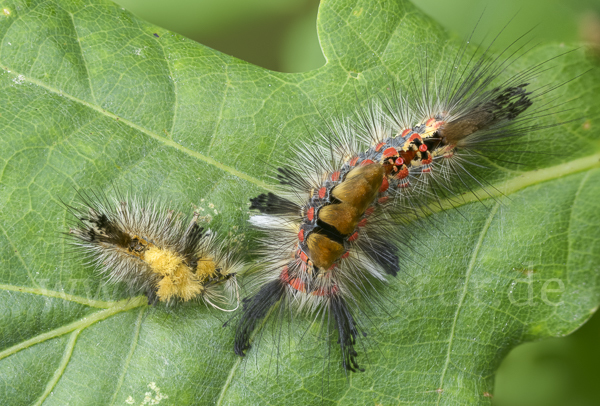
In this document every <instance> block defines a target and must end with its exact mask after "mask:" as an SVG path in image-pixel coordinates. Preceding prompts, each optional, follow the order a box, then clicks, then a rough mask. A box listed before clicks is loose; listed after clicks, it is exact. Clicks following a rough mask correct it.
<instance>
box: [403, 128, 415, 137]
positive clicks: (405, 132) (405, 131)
mask: <svg viewBox="0 0 600 406" xmlns="http://www.w3.org/2000/svg"><path fill="white" fill-rule="evenodd" d="M411 131H412V130H411V129H410V128H407V129H406V130H404V131H402V134H401V135H402V136H403V137H404V136H405V135H406V134H408V133H409V132H411Z"/></svg>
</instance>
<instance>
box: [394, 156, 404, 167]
mask: <svg viewBox="0 0 600 406" xmlns="http://www.w3.org/2000/svg"><path fill="white" fill-rule="evenodd" d="M403 164H404V159H402V158H400V157H398V158H396V160H395V161H394V165H396V166H401V165H403Z"/></svg>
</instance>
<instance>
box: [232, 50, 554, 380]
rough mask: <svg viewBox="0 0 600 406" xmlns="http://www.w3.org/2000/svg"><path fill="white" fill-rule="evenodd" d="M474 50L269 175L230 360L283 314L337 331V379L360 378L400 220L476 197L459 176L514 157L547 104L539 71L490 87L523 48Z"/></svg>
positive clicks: (323, 136) (379, 100)
mask: <svg viewBox="0 0 600 406" xmlns="http://www.w3.org/2000/svg"><path fill="white" fill-rule="evenodd" d="M477 52H478V50H475V51H473V53H470V52H468V48H467V46H466V45H465V46H463V47H461V48H460V50H459V52H458V54H457V55H456V57H455V58H454V60H453V61H452V63H451V64H449V65H448V66H447V68H446V69H445V70H444V71H443V72H442V73H441V74H439V75H437V76H436V75H431V72H429V68H428V67H427V66H424V67H422V68H421V70H420V75H418V76H417V77H409V78H407V79H406V81H405V83H402V82H396V83H394V84H393V85H390V87H389V88H388V90H389V91H388V92H386V93H383V94H381V95H379V97H376V98H371V99H370V100H368V103H367V104H366V107H364V108H361V109H358V110H357V111H356V112H355V113H354V114H353V115H351V116H349V117H339V116H334V117H333V118H331V119H330V120H328V121H326V120H324V121H325V124H324V125H323V128H321V129H319V130H317V134H316V135H315V136H314V137H313V138H314V143H305V144H302V145H301V146H300V147H299V148H298V149H297V150H296V151H295V154H296V155H297V157H298V158H297V161H296V163H297V164H296V165H294V166H289V165H288V166H284V167H280V168H278V169H277V175H276V176H277V179H278V181H279V183H280V189H279V190H277V191H276V192H275V193H273V192H269V193H264V194H261V195H259V196H257V197H255V198H253V199H251V200H250V201H251V206H250V208H251V209H253V210H256V211H258V212H259V213H260V214H258V215H255V216H252V217H251V218H250V222H251V224H252V225H253V226H254V227H255V228H257V229H259V230H261V231H262V232H263V233H264V237H263V239H262V240H261V248H260V250H259V255H260V256H262V258H263V266H262V268H261V270H259V271H257V273H256V274H255V277H256V281H257V283H256V287H255V288H254V290H253V292H252V294H251V295H250V296H248V297H247V298H245V299H244V300H243V306H242V314H241V316H240V319H239V321H238V324H237V327H236V333H235V342H234V352H235V353H236V354H237V355H239V356H245V355H246V353H247V351H248V350H249V349H250V346H251V341H252V338H253V333H254V331H255V330H256V329H257V327H258V326H259V323H260V322H261V321H262V320H263V319H265V318H269V317H271V314H272V313H273V309H275V308H277V307H279V308H280V309H288V308H289V309H293V310H294V311H295V312H303V313H306V314H308V315H310V316H311V317H312V318H313V319H314V320H315V321H316V320H318V318H320V319H321V321H320V324H321V325H327V327H328V331H334V332H336V334H337V340H336V341H337V343H338V344H339V348H340V353H341V364H342V368H343V370H344V371H351V372H354V371H363V370H364V368H362V367H361V366H360V364H359V362H358V351H357V343H358V342H359V339H360V337H361V336H364V335H366V332H365V331H364V328H363V326H362V325H363V323H361V321H360V317H361V316H362V315H364V314H366V312H367V311H368V307H369V305H370V304H372V303H374V302H377V300H378V299H377V298H378V296H379V295H380V294H381V292H382V286H383V285H385V283H386V282H387V280H388V278H389V277H390V276H391V277H395V276H397V274H398V273H399V272H400V271H401V270H402V268H401V264H402V263H403V262H402V260H403V258H404V256H405V254H406V252H407V250H413V249H415V248H414V245H413V244H414V240H415V238H414V236H415V234H418V233H417V232H418V231H419V230H417V229H415V227H416V226H414V225H413V223H411V221H410V220H411V219H414V218H419V217H422V216H424V215H426V214H427V213H428V212H430V210H431V206H432V205H435V204H437V202H439V201H440V200H441V199H450V201H452V199H454V198H456V197H457V196H459V193H461V192H462V191H463V190H465V189H467V190H469V189H472V188H473V187H474V186H479V187H482V188H483V189H484V190H485V186H486V185H485V184H484V182H483V181H481V180H479V179H477V177H476V176H474V175H473V174H472V173H471V171H470V168H472V167H475V168H476V167H480V166H481V165H482V163H480V162H479V161H480V158H481V157H484V158H488V159H497V156H498V155H499V154H506V153H509V154H510V153H511V151H515V152H516V151H523V149H524V147H523V145H524V142H522V138H519V137H521V136H523V135H525V134H527V133H529V132H532V131H536V130H540V127H536V126H535V124H534V123H535V120H537V119H538V118H539V117H542V116H544V115H547V114H549V111H551V110H552V108H553V107H548V106H547V105H545V104H542V103H540V105H539V106H537V107H536V106H534V103H535V102H536V99H538V98H539V97H540V96H542V95H544V94H546V93H547V92H549V91H552V90H553V89H554V88H556V87H557V86H560V84H558V85H541V86H537V87H534V86H533V85H532V83H533V82H535V80H536V77H537V76H538V75H539V74H540V73H541V72H543V71H544V70H545V69H546V65H544V63H542V64H538V65H534V66H531V67H529V68H526V69H525V70H522V71H520V72H518V73H516V74H515V75H513V76H512V77H510V78H508V79H505V80H502V79H501V78H502V76H503V74H504V73H505V71H506V70H507V69H508V68H509V67H510V66H511V65H512V64H513V63H514V62H515V61H516V60H518V59H519V58H520V57H521V56H522V55H523V54H525V53H527V52H528V49H526V48H525V45H523V44H520V43H519V41H517V42H515V43H513V45H511V47H509V48H507V49H506V50H505V51H504V52H503V53H501V54H500V55H499V56H494V55H492V54H491V52H490V51H489V48H488V49H487V50H485V51H484V52H483V53H481V54H478V53H477ZM478 55H479V56H478ZM532 106H534V107H532ZM525 149H526V148H525ZM515 152H513V153H515ZM282 313H283V310H280V314H282Z"/></svg>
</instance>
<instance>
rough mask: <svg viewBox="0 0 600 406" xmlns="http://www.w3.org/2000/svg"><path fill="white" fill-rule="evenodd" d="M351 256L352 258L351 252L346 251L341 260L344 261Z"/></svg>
mask: <svg viewBox="0 0 600 406" xmlns="http://www.w3.org/2000/svg"><path fill="white" fill-rule="evenodd" d="M349 256H350V251H346V252H344V255H342V256H341V257H340V258H342V259H346V258H348V257H349Z"/></svg>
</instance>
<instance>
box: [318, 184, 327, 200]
mask: <svg viewBox="0 0 600 406" xmlns="http://www.w3.org/2000/svg"><path fill="white" fill-rule="evenodd" d="M326 194H327V189H326V188H325V186H323V187H322V188H321V189H319V199H323V198H324V197H325V195H326Z"/></svg>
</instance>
